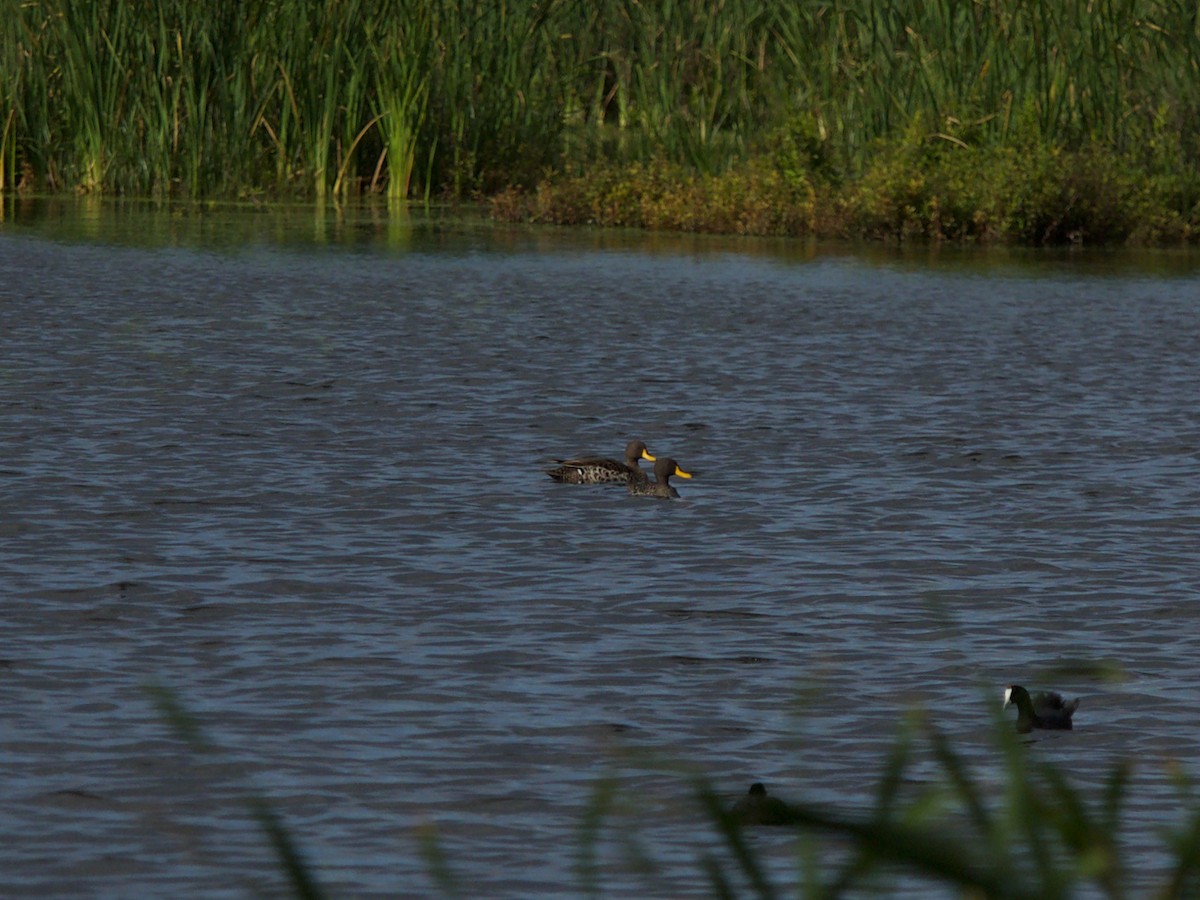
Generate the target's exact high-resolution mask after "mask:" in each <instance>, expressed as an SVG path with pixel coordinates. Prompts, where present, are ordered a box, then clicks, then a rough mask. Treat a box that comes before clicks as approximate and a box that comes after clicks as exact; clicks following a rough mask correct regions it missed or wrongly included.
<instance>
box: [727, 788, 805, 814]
mask: <svg viewBox="0 0 1200 900" xmlns="http://www.w3.org/2000/svg"><path fill="white" fill-rule="evenodd" d="M729 814H730V815H731V816H732V817H733V820H734V821H735V822H737V823H738V824H739V825H787V824H788V823H789V822H791V821H792V811H791V809H790V808H789V807H788V805H787V803H785V802H784V801H782V800H780V799H779V798H778V797H772V796H771V795H770V794H768V793H767V788H766V786H765V785H764V784H763V783H762V782H761V781H756V782H754V784H752V785H750V791H749V792H748V793H747V794H746V795H745V796H744V797H742V799H741V800H739V801H738V802H737V803H735V804H733V808H732V809H730V810H729Z"/></svg>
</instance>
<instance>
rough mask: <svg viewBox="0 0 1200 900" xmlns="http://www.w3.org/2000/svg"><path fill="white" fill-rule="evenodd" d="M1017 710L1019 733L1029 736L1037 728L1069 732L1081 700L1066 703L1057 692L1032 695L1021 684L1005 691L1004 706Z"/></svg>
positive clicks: (1042, 692) (1039, 692) (1011, 686)
mask: <svg viewBox="0 0 1200 900" xmlns="http://www.w3.org/2000/svg"><path fill="white" fill-rule="evenodd" d="M1010 705H1012V706H1015V707H1016V708H1017V731H1018V732H1020V733H1021V734H1028V733H1029V732H1030V731H1033V729H1035V728H1046V729H1057V730H1060V731H1069V730H1071V729H1072V728H1074V726H1073V725H1072V724H1071V717H1072V716H1073V715H1075V710H1076V709H1077V708H1078V707H1079V698H1078V697H1076V698H1075V699H1074V700H1071V701H1069V702H1068V701H1066V700H1063V698H1062V694H1059V693H1057V692H1055V691H1038V692H1037V693H1035V694H1033V695H1030V693H1029V691H1027V690H1025V688H1023V687H1021V686H1020V685H1019V684H1010V685H1009V686H1008V687H1006V688H1005V689H1004V706H1005V708H1008V706H1010Z"/></svg>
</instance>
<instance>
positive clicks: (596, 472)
mask: <svg viewBox="0 0 1200 900" xmlns="http://www.w3.org/2000/svg"><path fill="white" fill-rule="evenodd" d="M643 459H645V460H648V461H650V462H654V461H655V458H654V457H653V456H651V455H650V451H649V450H648V449H646V445H645V444H644V443H643V442H642V441H638V440H634V441H630V442H629V443H628V444H626V445H625V462H619V461H617V460H615V459H608V458H607V457H603V456H577V457H575V458H574V459H556V460H555V462H556V463H558V466H557V467H556V468H553V469H547V470H546V474H547V475H549V476H550V477H551V478H553V479H554V480H555V481H558V482H561V483H562V484H633V483H634V482H646V481H648V480H649V479H648V478H647V476H646V470H645V469H643V468H642V467H641V465H640V461H641V460H643Z"/></svg>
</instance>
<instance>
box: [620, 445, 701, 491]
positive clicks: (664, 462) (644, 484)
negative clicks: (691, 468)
mask: <svg viewBox="0 0 1200 900" xmlns="http://www.w3.org/2000/svg"><path fill="white" fill-rule="evenodd" d="M672 475H678V476H679V477H680V478H691V477H692V473H691V472H685V471H683V469H681V468H679V463H677V462H675V460H673V459H671V458H670V457H669V456H660V457H659V458H658V459H657V460H656V461H655V463H654V479H655V480H654V481H632V480H631V481H630V482H629V493H631V494H633V495H634V496H637V497H660V498H662V499H664V500H670V499H672V498H674V497H678V496H679V491H677V490H675V488H673V487H671V484H670V478H671V476H672Z"/></svg>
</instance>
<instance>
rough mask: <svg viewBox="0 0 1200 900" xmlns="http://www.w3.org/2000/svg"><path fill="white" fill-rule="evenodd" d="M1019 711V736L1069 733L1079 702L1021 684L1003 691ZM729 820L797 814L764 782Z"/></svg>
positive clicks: (770, 821)
mask: <svg viewBox="0 0 1200 900" xmlns="http://www.w3.org/2000/svg"><path fill="white" fill-rule="evenodd" d="M1009 706H1015V707H1016V708H1017V732H1018V733H1019V734H1028V733H1029V732H1031V731H1033V729H1035V728H1044V729H1049V730H1058V731H1070V730H1072V729H1073V728H1074V726H1073V725H1072V724H1071V717H1072V716H1073V715H1075V710H1076V709H1078V708H1079V698H1078V697H1076V698H1075V699H1074V700H1071V701H1069V702H1068V701H1066V700H1063V698H1062V695H1061V694H1059V693H1058V692H1057V691H1038V692H1037V693H1034V694H1030V693H1029V691H1027V690H1026V689H1025V688H1023V687H1021V685H1019V684H1010V685H1009V686H1008V687H1006V688H1005V689H1004V707H1005V708H1008V707H1009ZM729 813H730V816H731V817H732V818H733V820H734V821H735V822H737V823H738V824H739V825H743V826H745V825H789V824H791V823H792V822H794V821H795V818H796V816H795V814H794V813H793V812H792V810H791V808H790V807H789V806H788V804H787V803H786V802H785V801H783V800H780V799H779V798H778V797H772V796H771V795H770V794H768V793H767V789H766V787H764V786H763V784H762V782H760V781H756V782H755V783H754V784H752V785H750V791H749V793H747V794H745V795H744V796H743V797H742V799H740V800H739V801H738V802H737V803H735V804H734V805H733V807H732V808H731V809H730V810H729Z"/></svg>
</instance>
